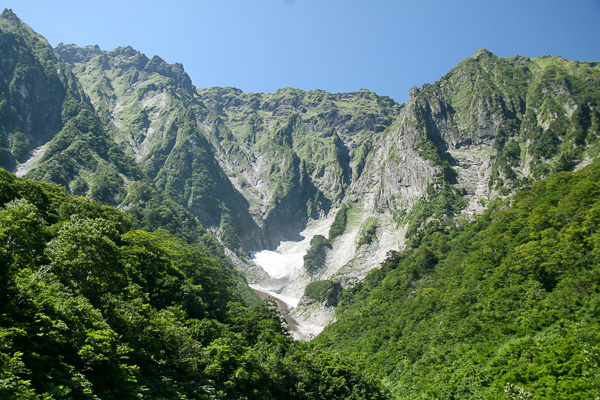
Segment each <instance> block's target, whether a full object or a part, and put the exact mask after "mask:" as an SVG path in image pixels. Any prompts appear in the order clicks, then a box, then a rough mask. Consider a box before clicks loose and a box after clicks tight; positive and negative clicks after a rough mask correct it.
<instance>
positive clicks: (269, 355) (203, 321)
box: [0, 170, 385, 400]
mask: <svg viewBox="0 0 600 400" xmlns="http://www.w3.org/2000/svg"><path fill="white" fill-rule="evenodd" d="M134 223H135V221H133V219H132V217H130V216H128V215H127V214H124V213H122V212H120V211H118V210H116V209H114V208H110V207H107V206H103V205H101V204H100V203H97V202H95V201H91V200H87V199H84V198H74V197H71V196H68V195H66V193H65V192H64V191H62V190H60V189H59V188H58V187H57V186H54V185H49V184H45V183H36V182H32V181H28V180H24V179H17V178H15V177H14V176H13V175H11V174H8V173H6V172H5V171H3V170H0V397H2V398H7V399H49V398H77V399H97V398H102V399H134V398H135V399H138V398H143V399H163V398H181V399H191V398H198V399H209V398H222V399H231V398H236V399H265V398H266V399H272V398H286V399H298V400H300V399H363V398H366V397H367V396H368V398H373V399H383V398H385V392H384V391H383V389H382V388H381V386H380V385H379V384H377V383H376V382H373V381H372V380H371V379H370V378H368V377H366V376H364V375H363V374H361V373H360V371H358V370H357V369H356V368H355V367H354V366H352V365H351V364H349V363H348V362H345V361H342V360H341V359H339V358H337V357H335V356H333V355H327V354H323V353H318V352H315V351H314V349H312V348H310V346H308V345H307V344H305V343H294V342H293V340H292V339H291V338H290V337H289V336H288V334H287V329H285V328H284V327H283V326H282V322H281V319H280V316H279V315H278V313H277V311H276V310H275V307H274V305H273V304H269V303H263V304H259V305H257V306H255V307H253V308H248V307H247V306H245V305H243V304H241V303H240V299H241V295H240V292H239V291H238V290H237V287H238V279H239V277H238V276H237V275H236V273H234V272H233V271H232V269H231V268H230V266H229V265H228V264H227V263H225V262H223V261H222V260H220V259H217V258H215V257H214V256H212V255H211V254H210V253H209V251H208V250H207V249H206V248H205V247H204V246H201V245H199V244H194V243H189V242H187V241H185V240H183V239H181V238H178V237H175V236H172V235H170V234H169V233H168V232H167V231H165V230H161V229H158V230H157V231H155V232H153V233H150V232H146V231H142V230H137V229H135V228H134V225H135V224H134ZM205 239H206V238H205ZM206 241H208V242H209V243H211V246H212V247H215V243H214V239H212V241H211V240H208V239H206V240H205V242H206ZM218 251H221V252H222V249H220V248H213V252H218Z"/></svg>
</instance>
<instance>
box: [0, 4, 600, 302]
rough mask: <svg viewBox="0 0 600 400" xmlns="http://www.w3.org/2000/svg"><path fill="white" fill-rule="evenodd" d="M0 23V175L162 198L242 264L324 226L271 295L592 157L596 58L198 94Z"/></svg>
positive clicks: (360, 262) (148, 68)
mask: <svg viewBox="0 0 600 400" xmlns="http://www.w3.org/2000/svg"><path fill="white" fill-rule="evenodd" d="M0 29H1V31H0V35H1V36H0V46H2V47H1V48H2V53H1V54H2V64H1V75H0V77H1V78H2V79H0V85H1V87H0V91H1V96H0V112H1V115H2V126H1V127H0V129H1V132H2V136H1V137H0V139H1V140H2V141H1V142H0V151H1V152H2V153H0V163H1V164H2V165H3V166H4V167H5V168H7V169H9V170H13V171H17V172H18V173H20V174H27V176H29V177H32V178H35V179H42V180H49V181H53V182H57V183H62V184H63V185H65V186H66V187H67V188H68V190H69V191H71V192H72V193H75V194H82V195H87V196H90V197H94V198H98V199H101V200H103V201H105V202H107V203H110V204H115V205H120V206H121V207H122V208H127V209H132V210H134V211H135V209H136V207H138V206H137V202H138V201H141V200H143V199H146V200H145V201H149V200H148V199H150V198H155V197H156V196H158V197H160V196H162V197H161V198H164V199H165V201H168V202H172V203H169V204H176V206H177V207H180V210H185V211H187V212H190V213H192V214H193V215H195V216H196V218H198V220H199V221H201V222H202V224H203V225H204V226H205V227H206V228H208V229H209V230H212V231H213V232H214V233H216V234H217V235H218V237H219V238H220V240H221V242H222V243H223V244H224V245H225V246H226V247H228V248H229V249H230V250H231V251H232V252H231V255H232V256H234V257H236V258H239V259H240V260H243V259H245V260H246V265H248V261H249V259H248V257H247V255H246V252H247V251H261V250H264V249H271V250H273V249H277V248H278V247H279V246H281V245H282V243H284V242H289V241H301V240H304V241H306V246H309V242H310V239H311V238H312V236H314V235H315V234H321V235H323V237H324V238H325V237H327V236H328V233H329V228H330V226H331V225H332V224H334V225H335V226H336V230H338V232H337V233H336V235H334V236H333V237H332V236H331V235H329V239H328V245H327V246H325V247H323V249H324V250H323V252H322V253H323V254H321V256H322V257H321V258H323V259H324V260H321V261H323V262H321V263H319V268H318V269H315V270H311V271H307V270H306V269H302V268H301V269H300V270H299V272H298V274H296V275H294V279H293V280H292V281H286V284H285V287H279V288H278V289H279V291H281V292H282V294H284V295H291V296H294V297H301V296H302V295H303V293H304V288H305V287H306V286H307V285H308V284H309V283H310V282H313V281H319V280H327V281H330V282H334V284H336V285H337V284H341V285H342V286H347V285H351V284H353V282H356V281H357V280H360V279H362V277H364V275H365V274H366V273H367V272H368V271H369V270H370V269H372V268H375V267H376V266H377V265H378V264H379V263H380V262H381V261H383V260H384V259H385V257H386V254H388V252H389V251H390V250H398V249H402V248H403V247H404V246H406V245H407V244H415V243H417V242H418V241H419V238H420V234H421V232H422V231H423V229H425V228H426V227H427V225H428V224H431V223H435V221H438V220H448V219H451V218H455V217H457V216H461V217H464V218H469V217H470V216H472V215H473V214H475V213H479V212H481V211H482V210H484V209H485V207H486V205H487V204H488V203H489V202H490V201H492V200H494V199H495V198H497V197H499V196H500V197H502V196H507V195H510V194H511V193H513V192H514V191H516V190H518V189H520V188H524V187H528V186H529V185H531V183H532V182H534V181H535V180H537V179H539V178H542V177H545V176H548V175H550V174H552V173H554V172H557V171H562V170H572V169H577V168H579V167H580V166H582V165H585V164H587V163H589V162H590V161H591V160H592V159H594V158H595V157H596V155H597V154H598V150H599V143H598V135H599V132H600V114H599V112H598V102H599V101H600V66H599V65H598V63H589V62H578V61H568V60H564V59H562V58H560V57H557V56H553V57H540V58H533V59H530V58H527V57H520V56H516V57H511V58H500V57H497V56H495V55H494V54H492V53H490V52H489V51H487V50H479V51H477V52H476V53H475V55H474V56H473V57H472V58H468V59H466V60H464V61H463V62H461V63H460V64H459V65H458V66H457V67H455V68H454V69H453V70H451V71H450V72H448V73H447V74H446V75H445V76H443V77H442V78H441V79H440V80H439V81H437V82H435V83H432V84H426V85H423V86H422V87H420V88H413V89H411V90H410V100H409V102H408V103H406V104H398V103H396V102H394V101H393V100H392V99H390V98H387V97H382V96H378V95H377V94H375V93H373V92H370V91H368V90H360V91H358V92H355V93H344V94H331V93H327V92H324V91H322V90H314V91H308V92H307V91H302V90H298V89H292V88H286V89H281V90H278V91H277V92H275V93H269V94H264V93H244V92H242V91H241V90H239V89H235V88H207V89H200V90H198V89H197V88H195V87H194V85H193V84H192V82H191V80H190V78H189V76H188V75H187V74H186V73H185V71H184V69H183V67H182V66H181V65H179V64H174V65H169V64H167V63H166V62H164V61H163V60H162V59H161V58H160V57H158V56H154V57H152V58H149V57H147V56H145V55H143V54H141V53H139V52H138V51H136V50H134V49H132V48H130V47H122V48H118V49H115V50H112V51H104V50H101V49H100V48H98V47H97V46H90V47H78V46H75V45H59V46H58V47H57V48H56V49H54V51H53V49H51V47H50V46H49V45H48V44H47V42H46V41H45V40H44V39H43V38H42V37H41V36H39V35H37V34H35V33H34V32H33V31H32V30H31V29H30V28H28V27H27V26H26V25H25V24H23V23H22V22H21V21H19V20H18V18H17V17H16V16H14V14H12V12H10V11H5V12H4V14H3V15H2V18H1V19H0ZM140 182H144V185H145V186H144V187H145V188H146V189H145V190H141V189H140V188H139V185H140V184H141V183H140ZM148 188H151V190H150V189H148ZM150 192H152V193H154V195H152V196H150V195H148V193H150ZM143 193H146V194H145V195H144V194H143ZM172 207H175V206H174V205H173V206H172ZM172 209H173V208H172ZM339 210H344V224H343V226H341V225H340V224H339V223H337V222H334V220H335V217H336V215H337V213H338V212H339ZM178 212H179V211H178ZM182 212H183V211H182ZM134 214H135V213H134ZM135 215H137V216H138V217H139V216H145V218H146V219H147V220H149V221H151V220H152V219H153V218H155V217H156V218H158V217H161V218H162V216H164V215H165V213H161V212H158V213H156V212H155V213H146V214H144V213H143V212H141V211H137V214H135ZM336 224H337V225H336ZM306 246H305V247H306ZM284 247H285V246H284ZM288 247H290V246H288ZM294 248H298V247H294ZM305 250H310V249H308V248H307V249H305ZM240 265H241V264H240ZM249 277H250V278H251V280H253V281H261V280H263V279H264V278H266V275H265V274H264V273H261V272H260V271H258V270H254V271H249ZM330 303H331V302H330Z"/></svg>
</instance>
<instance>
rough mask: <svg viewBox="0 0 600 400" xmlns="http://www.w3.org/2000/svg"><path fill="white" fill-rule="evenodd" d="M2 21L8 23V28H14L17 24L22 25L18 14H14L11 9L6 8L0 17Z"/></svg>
mask: <svg viewBox="0 0 600 400" xmlns="http://www.w3.org/2000/svg"><path fill="white" fill-rule="evenodd" d="M0 21H1V22H4V23H7V24H8V26H11V27H14V26H15V25H16V24H18V23H20V22H21V20H20V19H19V17H17V14H15V13H14V12H13V10H11V9H10V8H5V9H4V11H3V12H2V15H0Z"/></svg>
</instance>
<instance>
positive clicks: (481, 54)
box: [473, 49, 496, 59]
mask: <svg viewBox="0 0 600 400" xmlns="http://www.w3.org/2000/svg"><path fill="white" fill-rule="evenodd" d="M492 57H496V55H495V54H494V53H492V52H491V51H489V50H488V49H479V50H477V51H476V52H475V54H473V58H477V59H482V58H492Z"/></svg>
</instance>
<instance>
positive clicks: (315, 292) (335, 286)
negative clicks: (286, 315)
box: [304, 280, 342, 306]
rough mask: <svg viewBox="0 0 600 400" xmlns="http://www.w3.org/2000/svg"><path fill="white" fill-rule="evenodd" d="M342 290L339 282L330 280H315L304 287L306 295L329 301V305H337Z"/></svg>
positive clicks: (316, 299)
mask: <svg viewBox="0 0 600 400" xmlns="http://www.w3.org/2000/svg"><path fill="white" fill-rule="evenodd" d="M341 290H342V286H341V285H340V283H339V282H333V281H330V280H325V281H314V282H311V283H309V284H308V286H306V288H305V289H304V297H306V298H308V299H311V300H315V301H317V302H320V303H322V302H327V305H329V306H336V305H337V295H338V293H339V292H340V291H341Z"/></svg>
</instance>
